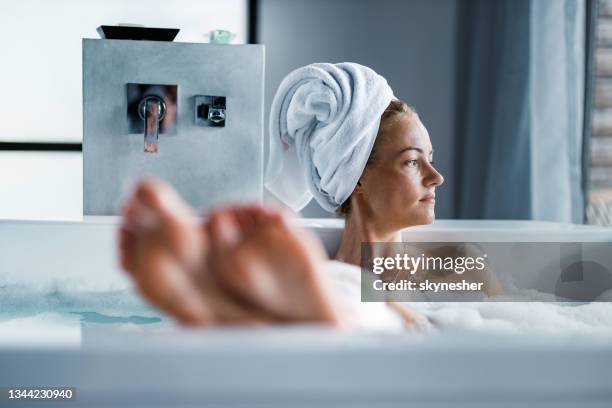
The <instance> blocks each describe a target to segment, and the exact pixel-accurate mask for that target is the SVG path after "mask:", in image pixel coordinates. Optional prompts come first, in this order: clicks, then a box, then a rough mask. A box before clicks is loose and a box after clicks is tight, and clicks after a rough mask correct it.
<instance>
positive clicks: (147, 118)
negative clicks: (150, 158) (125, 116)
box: [138, 96, 166, 153]
mask: <svg viewBox="0 0 612 408" xmlns="http://www.w3.org/2000/svg"><path fill="white" fill-rule="evenodd" d="M138 114H139V115H140V118H141V119H142V120H144V151H145V152H146V153H157V151H158V147H157V138H158V136H159V122H161V120H162V119H163V118H164V115H165V114H166V104H165V102H164V100H163V99H162V98H160V97H159V96H147V97H145V98H143V99H142V101H140V104H139V106H138Z"/></svg>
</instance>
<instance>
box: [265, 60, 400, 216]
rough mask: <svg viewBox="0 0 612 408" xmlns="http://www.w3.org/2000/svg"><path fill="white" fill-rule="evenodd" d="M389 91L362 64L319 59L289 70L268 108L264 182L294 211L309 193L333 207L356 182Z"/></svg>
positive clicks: (336, 205) (322, 202)
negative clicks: (267, 155)
mask: <svg viewBox="0 0 612 408" xmlns="http://www.w3.org/2000/svg"><path fill="white" fill-rule="evenodd" d="M392 99H393V91H392V90H391V88H390V87H389V85H388V84H387V81H386V80H385V78H383V77H382V76H380V75H378V74H377V73H376V72H374V71H373V70H372V69H370V68H368V67H365V66H363V65H359V64H355V63H350V62H343V63H340V64H329V63H316V64H311V65H307V66H305V67H302V68H298V69H296V70H295V71H293V72H291V73H290V74H289V75H287V76H286V77H285V79H284V80H283V81H282V82H281V84H280V86H279V88H278V91H277V92H276V95H275V96H274V101H273V102H272V108H271V109H270V157H269V160H268V168H267V170H266V187H267V188H268V190H269V191H270V192H272V193H273V194H274V195H276V196H277V197H278V198H279V199H280V200H282V201H283V202H284V203H285V204H287V205H288V206H289V207H291V208H292V209H293V210H294V211H299V210H301V209H302V208H304V207H305V206H306V204H308V202H309V201H310V200H311V199H312V197H313V196H314V198H315V199H316V200H317V202H318V203H319V204H320V205H321V207H323V208H324V209H325V210H327V211H329V212H334V211H335V210H336V208H338V207H339V206H340V205H341V204H342V203H343V202H344V201H345V200H346V199H347V198H348V197H349V196H350V195H351V193H352V192H353V190H354V188H355V185H357V182H358V181H359V178H360V176H361V173H362V172H363V169H364V168H365V165H366V163H367V161H368V158H369V157H370V152H371V151H372V146H373V145H374V140H375V139H376V134H377V133H378V126H379V124H380V116H381V115H382V113H383V112H384V110H385V108H386V107H387V106H388V105H389V102H391V100H392Z"/></svg>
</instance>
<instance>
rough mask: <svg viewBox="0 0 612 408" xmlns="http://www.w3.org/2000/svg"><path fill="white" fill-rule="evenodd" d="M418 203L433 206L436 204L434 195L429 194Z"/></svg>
mask: <svg viewBox="0 0 612 408" xmlns="http://www.w3.org/2000/svg"><path fill="white" fill-rule="evenodd" d="M419 201H420V202H423V203H429V204H433V203H435V202H436V195H435V194H431V193H430V194H427V195H426V196H425V197H423V198H421V199H420V200H419Z"/></svg>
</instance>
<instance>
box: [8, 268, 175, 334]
mask: <svg viewBox="0 0 612 408" xmlns="http://www.w3.org/2000/svg"><path fill="white" fill-rule="evenodd" d="M32 319H34V320H32ZM46 320H48V323H50V324H52V325H55V326H62V325H63V324H64V325H68V326H74V325H76V326H79V327H80V326H81V325H92V324H113V325H143V324H159V323H162V322H163V321H164V320H167V319H162V318H161V314H160V312H158V311H157V310H155V309H153V308H152V307H151V306H149V305H148V304H147V303H146V302H145V301H144V300H143V299H142V298H141V297H140V296H139V295H138V294H137V293H135V292H134V290H133V289H118V290H105V291H96V290H93V289H92V288H91V287H89V286H87V285H84V284H82V283H81V282H75V281H74V280H65V281H62V280H56V281H52V282H48V283H43V284H3V285H1V286H0V329H1V330H8V329H10V328H11V327H15V326H14V325H15V324H19V321H22V322H37V323H40V324H41V325H42V326H45V324H46V323H47V321H46ZM28 327H29V326H28ZM7 328H8V329H7Z"/></svg>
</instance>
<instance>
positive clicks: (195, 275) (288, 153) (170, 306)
mask: <svg viewBox="0 0 612 408" xmlns="http://www.w3.org/2000/svg"><path fill="white" fill-rule="evenodd" d="M270 130H271V135H270V136H271V141H270V149H271V151H270V163H269V165H268V170H267V175H266V180H267V181H266V186H267V187H268V189H269V190H270V191H271V192H272V193H274V194H275V195H276V196H277V197H279V198H280V199H281V200H282V201H283V202H285V203H286V204H287V205H288V206H289V207H291V208H292V209H294V210H299V209H301V208H302V207H303V206H305V205H306V204H307V203H308V202H309V201H310V199H311V198H313V196H314V198H315V199H316V200H317V201H318V202H319V204H321V205H322V207H323V208H325V209H327V210H329V211H334V212H336V213H337V214H340V215H343V216H344V217H345V218H346V227H345V230H344V232H343V235H342V239H341V244H340V249H339V251H338V253H337V254H336V257H335V259H336V261H329V260H327V259H326V255H325V252H324V250H323V248H322V246H321V243H320V242H318V240H317V238H316V237H315V236H313V234H312V233H311V232H309V231H307V230H299V229H297V228H295V227H294V226H292V225H291V222H290V220H289V216H288V215H287V214H286V213H285V212H284V211H282V210H280V209H276V208H264V207H262V206H229V207H225V208H220V209H218V210H216V211H214V212H212V213H211V214H209V216H208V218H207V221H206V222H205V223H203V224H201V225H198V223H197V222H196V221H195V218H196V217H195V215H194V213H193V211H192V210H191V209H190V208H189V207H188V206H187V205H186V204H185V203H184V202H183V201H182V200H181V199H180V197H178V195H177V194H176V193H175V192H174V191H173V190H172V189H171V188H170V187H168V186H167V185H165V184H163V183H161V182H156V181H146V182H142V183H140V184H139V186H138V187H137V189H136V191H135V193H134V195H133V196H132V197H131V198H130V199H129V201H128V202H127V203H126V205H125V207H124V219H123V223H122V227H121V230H120V255H121V264H122V266H123V268H124V269H125V270H126V271H127V272H128V273H129V274H130V275H131V276H132V277H133V278H134V280H135V282H136V284H137V286H138V287H139V289H140V290H141V292H142V293H143V294H144V296H145V297H146V298H147V299H149V300H150V301H151V302H152V303H154V304H155V305H157V306H158V307H160V308H161V309H162V310H164V311H166V312H168V313H169V314H171V315H172V316H174V317H176V318H177V319H178V320H179V321H181V322H183V323H186V324H192V325H208V324H244V323H247V324H249V323H252V324H259V323H261V324H263V323H272V322H294V321H317V322H326V323H329V324H332V325H337V326H355V325H365V326H371V325H374V326H376V325H383V326H384V325H387V326H389V325H390V326H400V325H402V324H405V323H408V324H413V323H425V322H426V319H424V318H423V317H422V316H420V315H418V314H416V313H413V312H411V311H410V310H409V309H408V308H406V307H402V306H399V305H397V304H394V303H389V304H388V305H386V304H381V303H370V304H363V303H360V297H359V293H360V292H359V272H358V270H356V268H353V269H351V268H347V267H343V266H346V264H354V265H359V263H360V261H361V254H360V251H361V243H362V242H401V230H402V229H404V228H407V227H410V226H415V225H422V224H430V223H432V222H433V221H434V219H435V210H434V209H435V190H436V188H437V187H438V186H440V185H441V184H442V183H443V181H444V179H443V177H442V175H441V174H440V173H439V172H438V171H437V170H436V169H435V168H434V166H433V148H432V145H431V141H430V139H429V134H428V132H427V129H426V128H425V126H424V125H423V124H422V123H421V121H420V119H419V116H418V115H417V114H416V113H415V111H414V110H413V109H411V108H410V107H409V106H408V105H407V104H406V103H404V102H402V101H400V100H398V99H396V98H394V97H393V94H392V91H391V89H390V88H389V86H388V85H387V82H386V81H385V80H384V78H382V77H381V76H379V75H377V74H376V73H375V72H374V71H372V70H371V69H369V68H367V67H363V66H361V65H358V64H350V63H344V64H337V65H333V64H313V65H310V66H307V67H303V68H300V69H298V70H296V71H294V72H292V73H291V74H289V75H288V76H287V78H285V80H284V81H283V83H282V84H281V86H280V88H279V91H278V92H277V94H276V96H275V99H274V102H273V104H272V109H271V118H270ZM338 261H340V262H338ZM366 309H368V310H366ZM369 311H370V312H371V311H374V314H375V316H374V317H372V316H370V318H369V319H368V318H364V316H363V314H364V313H365V314H367V313H368V312H369Z"/></svg>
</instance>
